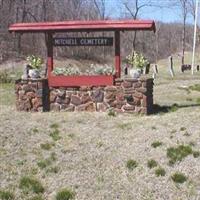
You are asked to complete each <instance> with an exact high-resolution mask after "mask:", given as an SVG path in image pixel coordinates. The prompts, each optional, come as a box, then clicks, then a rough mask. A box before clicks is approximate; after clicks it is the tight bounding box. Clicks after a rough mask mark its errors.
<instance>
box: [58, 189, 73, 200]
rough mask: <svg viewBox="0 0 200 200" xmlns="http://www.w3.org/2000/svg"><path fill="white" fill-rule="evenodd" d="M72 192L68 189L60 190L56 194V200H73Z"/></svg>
mask: <svg viewBox="0 0 200 200" xmlns="http://www.w3.org/2000/svg"><path fill="white" fill-rule="evenodd" d="M74 196H75V194H74V192H72V191H71V190H69V189H62V190H60V191H59V192H58V193H57V194H56V200H70V199H74Z"/></svg>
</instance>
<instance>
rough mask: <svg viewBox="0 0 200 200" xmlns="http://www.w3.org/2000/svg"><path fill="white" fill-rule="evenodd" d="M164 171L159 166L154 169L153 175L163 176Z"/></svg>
mask: <svg viewBox="0 0 200 200" xmlns="http://www.w3.org/2000/svg"><path fill="white" fill-rule="evenodd" d="M165 174H166V171H165V169H163V168H162V167H159V168H157V169H156V170H155V175H156V176H165Z"/></svg>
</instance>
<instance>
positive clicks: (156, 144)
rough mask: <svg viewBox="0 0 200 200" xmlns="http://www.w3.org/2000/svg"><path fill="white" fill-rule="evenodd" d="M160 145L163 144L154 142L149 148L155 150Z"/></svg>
mask: <svg viewBox="0 0 200 200" xmlns="http://www.w3.org/2000/svg"><path fill="white" fill-rule="evenodd" d="M162 144H163V143H162V142H160V141H155V142H153V143H152V144H151V146H152V147H153V148H157V147H159V146H161V145H162Z"/></svg>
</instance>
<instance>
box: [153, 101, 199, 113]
mask: <svg viewBox="0 0 200 200" xmlns="http://www.w3.org/2000/svg"><path fill="white" fill-rule="evenodd" d="M199 106H200V103H196V104H188V105H178V104H173V105H171V106H160V105H158V104H154V105H153V111H152V114H162V113H170V112H176V111H177V110H178V109H179V108H188V107H199Z"/></svg>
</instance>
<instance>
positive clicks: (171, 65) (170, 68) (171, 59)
mask: <svg viewBox="0 0 200 200" xmlns="http://www.w3.org/2000/svg"><path fill="white" fill-rule="evenodd" d="M169 72H170V74H171V76H172V77H174V68H173V57H172V56H169Z"/></svg>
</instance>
